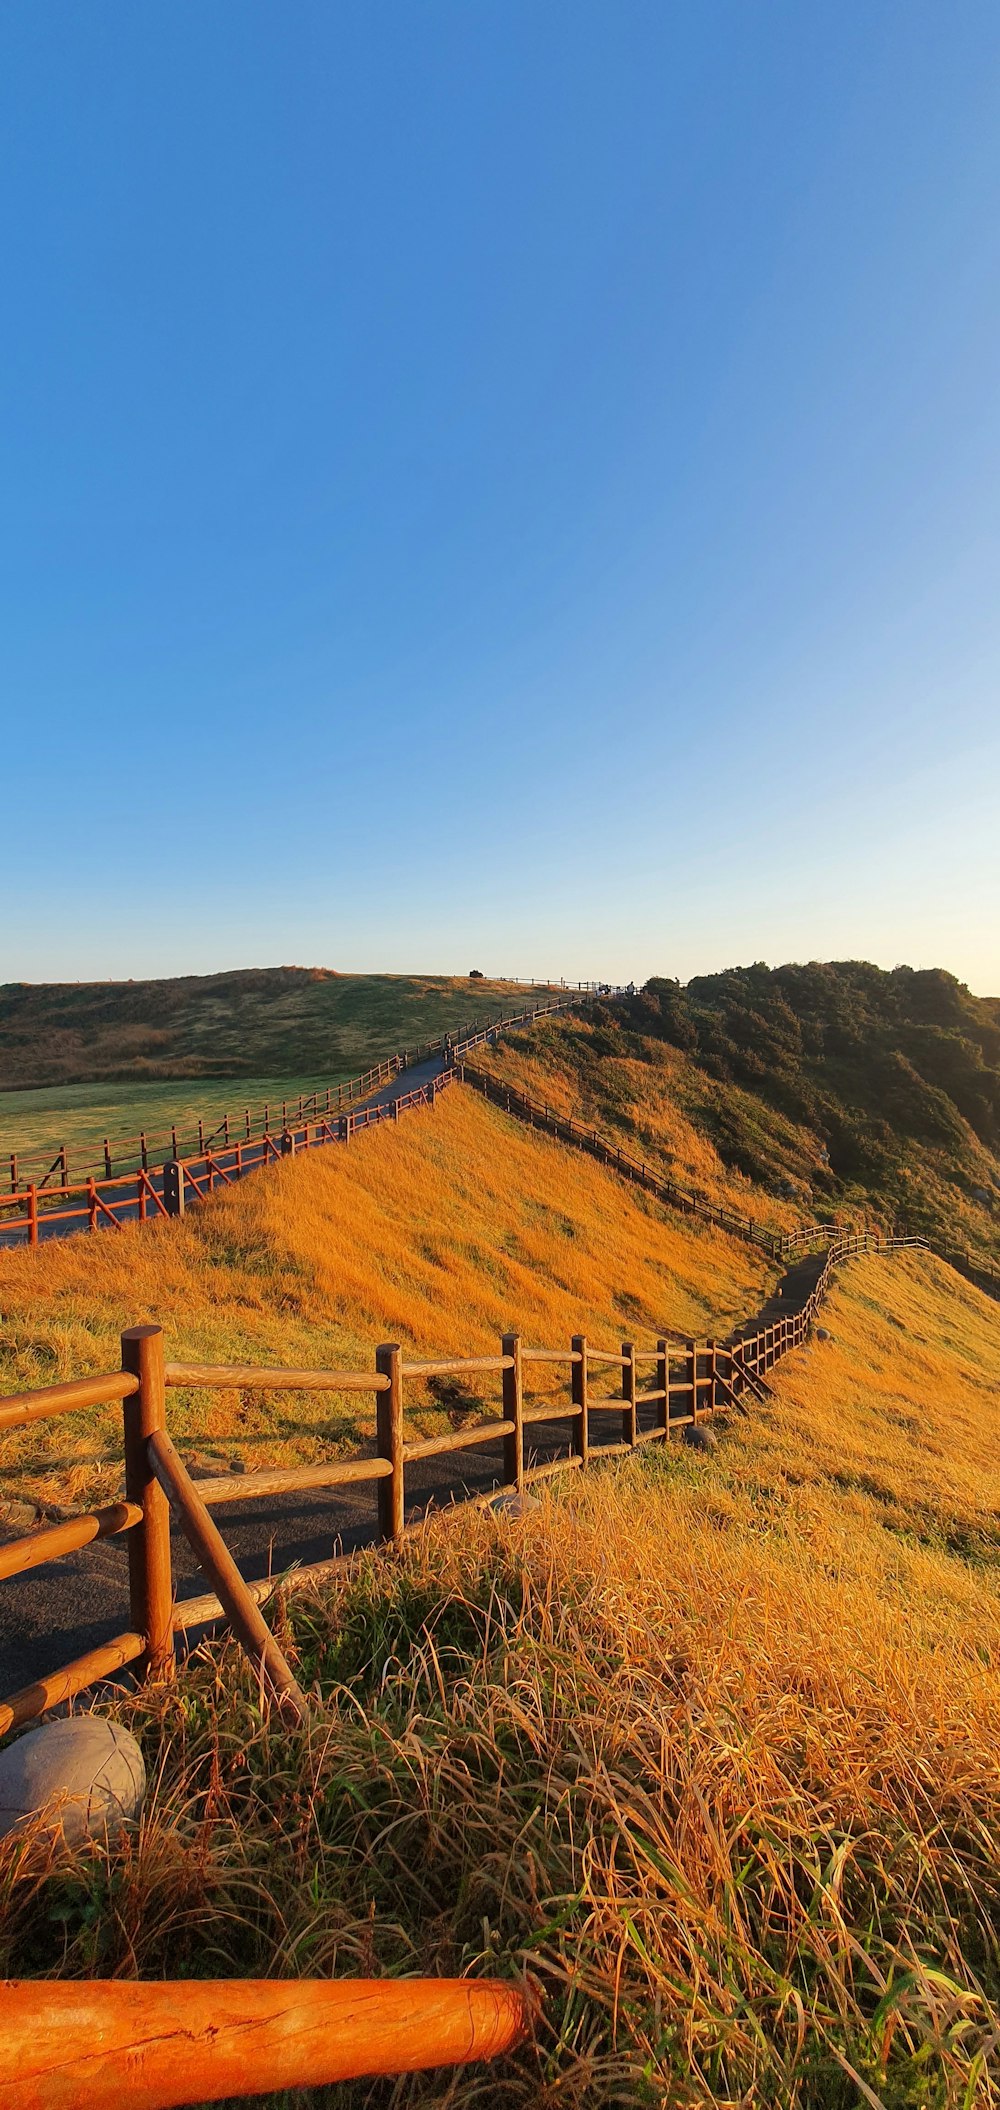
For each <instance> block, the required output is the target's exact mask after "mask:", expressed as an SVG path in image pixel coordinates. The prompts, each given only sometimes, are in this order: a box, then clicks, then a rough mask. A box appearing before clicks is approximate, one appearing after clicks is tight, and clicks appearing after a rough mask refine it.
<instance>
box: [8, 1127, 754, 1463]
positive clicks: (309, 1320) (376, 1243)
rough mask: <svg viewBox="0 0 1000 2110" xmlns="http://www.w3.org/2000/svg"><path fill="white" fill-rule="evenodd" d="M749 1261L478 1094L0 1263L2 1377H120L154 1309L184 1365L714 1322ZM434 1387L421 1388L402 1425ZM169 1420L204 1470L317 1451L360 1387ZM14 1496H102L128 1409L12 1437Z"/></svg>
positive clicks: (181, 1399)
mask: <svg viewBox="0 0 1000 2110" xmlns="http://www.w3.org/2000/svg"><path fill="white" fill-rule="evenodd" d="M771 1279H773V1275H772V1271H771V1270H770V1269H769V1268H768V1267H767V1266H766V1265H765V1263H764V1262H763V1260H762V1258H761V1256H760V1255H759V1254H757V1253H755V1252H754V1251H752V1250H749V1249H747V1248H745V1247H743V1246H741V1245H738V1244H735V1243H734V1242H732V1241H731V1240H729V1239H727V1238H725V1237H723V1236H721V1235H720V1234H719V1233H717V1232H715V1231H712V1230H710V1229H708V1228H705V1229H701V1228H695V1227H692V1225H691V1224H690V1223H689V1222H688V1221H687V1220H686V1219H683V1218H674V1217H672V1216H671V1215H670V1214H669V1213H667V1212H665V1211H664V1210H662V1209H660V1208H659V1207H657V1206H656V1205H655V1204H654V1203H652V1202H651V1201H649V1200H648V1198H646V1197H644V1196H642V1195H639V1194H636V1193H635V1192H634V1191H632V1190H630V1189H629V1188H627V1187H625V1186H623V1185H622V1184H621V1182H619V1181H618V1180H617V1179H616V1178H615V1177H614V1175H613V1174H611V1173H609V1172H607V1171H605V1170H603V1169H602V1168H601V1167H599V1166H598V1165H595V1164H593V1163H591V1161H590V1160H588V1159H587V1158H584V1157H581V1156H579V1155H577V1154H576V1153H575V1152H572V1151H567V1150H564V1149H563V1148H562V1147H561V1146H560V1145H558V1144H555V1143H552V1142H550V1141H549V1140H547V1139H546V1138H544V1137H541V1136H538V1135H536V1134H533V1133H532V1132H531V1131H530V1130H527V1129H525V1128H523V1127H522V1126H520V1125H519V1124H518V1123H517V1122H515V1121H510V1120H508V1119H507V1118H506V1117H505V1116H503V1115H501V1114H499V1113H497V1112H496V1111H495V1110H494V1109H493V1108H491V1107H489V1106H487V1105H486V1104H485V1103H484V1102H483V1100H482V1099H480V1098H479V1097H478V1096H477V1095H474V1094H473V1093H472V1092H464V1091H461V1090H459V1089H457V1088H456V1089H452V1090H451V1091H448V1092H446V1093H444V1094H443V1095H442V1097H441V1099H440V1101H439V1103H438V1106H437V1109H436V1110H435V1111H434V1112H433V1113H432V1112H421V1113H416V1114H411V1115H409V1116H407V1117H406V1118H404V1119H403V1120H401V1121H400V1122H399V1123H398V1124H393V1125H392V1126H391V1127H390V1126H388V1125H385V1126H383V1127H380V1128H379V1129H377V1130H374V1131H372V1132H371V1133H370V1134H367V1135H362V1136H360V1137H359V1138H357V1139H356V1140H355V1142H354V1143H353V1144H352V1145H351V1146H350V1148H349V1149H343V1148H330V1149H326V1150H319V1151H316V1152H314V1153H313V1154H311V1155H310V1156H308V1157H305V1158H300V1159H296V1160H289V1161H287V1162H286V1163H285V1164H283V1165H281V1166H276V1167H274V1169H273V1170H269V1171H268V1172H266V1173H262V1174H260V1175H259V1176H254V1177H252V1178H250V1179H248V1180H246V1181H245V1182H243V1184H242V1185H240V1186H238V1187H234V1188H230V1189H224V1190H222V1191H221V1192H220V1193H219V1194H217V1195H216V1197H215V1199H214V1200H213V1201H212V1202H210V1203H209V1204H208V1205H207V1206H206V1207H204V1208H200V1209H197V1210H194V1211H192V1213H191V1214H190V1215H189V1216H188V1217H187V1218H186V1220H185V1221H184V1222H183V1223H174V1224H165V1223H162V1222H161V1223H160V1224H151V1225H149V1226H147V1227H145V1228H141V1227H138V1226H136V1227H126V1228H124V1229H122V1230H121V1231H120V1232H119V1233H111V1232H108V1233H106V1234H103V1233H102V1234H101V1235H100V1236H97V1237H94V1238H77V1239H71V1240H66V1241H64V1242H61V1243H52V1244H49V1245H43V1246H42V1247H40V1248H39V1249H38V1251H37V1252H35V1253H30V1252H26V1251H21V1252H8V1253H3V1254H0V1387H2V1389H3V1390H4V1391H14V1390H19V1389H24V1388H27V1387H30V1386H32V1385H38V1384H43V1383H49V1382H53V1381H57V1380H60V1379H65V1378H70V1377H77V1376H81V1375H83V1374H84V1373H85V1372H87V1371H90V1370H101V1369H111V1368H114V1367H116V1365H117V1362H118V1355H119V1351H118V1335H119V1332H120V1330H121V1328H122V1327H123V1326H126V1325H131V1324H137V1323H140V1322H146V1321H150V1320H156V1321H158V1322H159V1323H160V1324H162V1326H163V1327H164V1329H165V1333H166V1345H167V1353H168V1355H169V1356H170V1357H172V1358H174V1359H177V1360H184V1359H187V1360H197V1361H208V1362H232V1361H246V1362H250V1363H268V1364H282V1363H284V1364H286V1365H287V1364H314V1365H319V1366H326V1367H346V1368H357V1367H366V1366H367V1367H369V1368H370V1367H371V1366H372V1361H373V1354H374V1348H375V1345H376V1344H377V1343H378V1342H379V1341H381V1340H386V1339H391V1340H397V1341H399V1342H401V1343H402V1344H403V1346H404V1347H408V1348H411V1349H412V1350H414V1351H416V1353H418V1354H419V1355H422V1356H428V1355H431V1354H440V1355H443V1356H451V1355H454V1356H458V1355H463V1354H464V1355H475V1354H482V1353H484V1352H488V1351H490V1350H491V1349H495V1347H496V1345H497V1339H498V1336H499V1334H500V1333H501V1332H502V1331H503V1330H504V1329H505V1328H508V1327H514V1328H517V1329H519V1330H520V1331H521V1332H522V1333H523V1335H524V1337H525V1339H526V1341H530V1342H531V1343H532V1344H534V1345H538V1346H562V1345H566V1344H568V1341H569V1337H570V1335H571V1334H572V1333H574V1332H588V1333H589V1334H590V1335H591V1336H592V1337H593V1338H594V1340H595V1342H601V1341H603V1342H605V1343H607V1344H608V1345H614V1346H617V1344H618V1343H619V1342H620V1340H621V1338H622V1335H623V1333H624V1334H627V1335H628V1336H630V1337H632V1336H634V1337H635V1338H636V1339H637V1340H640V1341H644V1342H647V1343H648V1342H649V1341H651V1340H652V1339H654V1338H655V1336H656V1334H657V1333H658V1332H661V1331H663V1330H672V1329H673V1330H679V1331H680V1332H682V1333H688V1332H694V1333H698V1334H703V1333H704V1332H705V1331H706V1330H717V1331H719V1332H720V1333H721V1332H724V1331H725V1330H726V1328H727V1326H728V1325H729V1324H731V1323H733V1322H734V1321H736V1320H737V1319H739V1318H741V1317H742V1316H744V1315H749V1314H750V1313H752V1312H753V1311H754V1310H755V1309H756V1307H757V1305H758V1304H759V1302H760V1299H761V1297H762V1295H763V1293H764V1291H765V1289H766V1287H767V1285H768V1283H769V1281H770V1280H771ZM422 1405H423V1406H425V1407H426V1406H427V1402H426V1396H424V1399H423V1400H421V1396H420V1395H419V1394H417V1393H415V1394H414V1412H415V1415H416V1420H415V1423H414V1426H415V1427H416V1426H419V1427H421V1428H430V1427H433V1426H435V1425H436V1424H435V1423H434V1422H433V1421H431V1420H428V1418H427V1414H426V1413H424V1414H423V1416H421V1415H420V1413H419V1411H418V1410H419V1409H420V1407H421V1406H422ZM170 1418H171V1426H172V1428H173V1429H174V1431H175V1433H177V1435H178V1436H179V1438H181V1439H183V1441H184V1444H185V1447H186V1448H187V1449H188V1451H189V1453H192V1452H193V1453H194V1455H195V1457H196V1460H198V1461H200V1462H203V1463H205V1464H206V1465H210V1464H214V1465H216V1466H218V1465H219V1463H224V1462H226V1461H227V1460H229V1459H230V1458H234V1457H240V1458H241V1459H243V1460H244V1461H245V1462H246V1463H248V1464H250V1465H254V1464H257V1465H264V1464H290V1463H295V1462H307V1461H310V1460H313V1459H315V1458H317V1457H320V1456H323V1455H325V1454H326V1453H328V1451H329V1450H330V1448H331V1446H332V1447H334V1448H336V1447H337V1446H338V1445H343V1444H345V1443H348V1444H353V1443H355V1442H356V1441H357V1440H358V1436H359V1435H364V1434H366V1433H369V1432H370V1430H371V1428H372V1427H373V1415H372V1410H371V1409H369V1408H368V1407H367V1404H365V1405H362V1406H360V1407H359V1402H358V1396H357V1395H347V1396H343V1397H340V1398H338V1397H337V1396H336V1395H330V1394H321V1395H302V1394H299V1395H295V1397H294V1399H292V1396H291V1395H287V1394H286V1395H283V1396H280V1397H275V1396H274V1395H269V1396H264V1395H261V1394H258V1393H254V1394H246V1395H243V1396H242V1397H241V1395H239V1394H236V1393H217V1394H211V1393H204V1392H203V1393H198V1394H195V1395H190V1396H189V1395H187V1394H184V1393H180V1392H175V1393H172V1394H171V1399H170ZM2 1459H3V1472H4V1479H5V1484H6V1486H7V1488H8V1490H10V1491H18V1492H23V1493H30V1494H32V1495H34V1496H37V1497H40V1498H41V1499H43V1500H44V1499H49V1500H55V1501H70V1502H74V1501H80V1502H82V1501H84V1500H88V1501H89V1500H91V1499H94V1498H95V1497H97V1496H98V1495H100V1496H101V1497H102V1498H107V1497H108V1496H109V1495H110V1494H111V1493H112V1491H113V1490H114V1489H116V1488H117V1486H118V1484H119V1477H120V1459H121V1427H120V1415H119V1412H118V1410H117V1409H115V1408H107V1409H94V1410H91V1411H90V1412H89V1413H88V1414H86V1415H74V1416H72V1417H64V1418H62V1419H60V1420H56V1421H49V1422H44V1423H41V1424H38V1425H36V1426H35V1427H34V1428H32V1429H30V1430H28V1431H26V1432H24V1433H23V1434H20V1435H16V1436H11V1437H8V1438H6V1439H5V1440H4V1443H3V1450H2Z"/></svg>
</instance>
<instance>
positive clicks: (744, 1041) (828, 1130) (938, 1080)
mask: <svg viewBox="0 0 1000 2110" xmlns="http://www.w3.org/2000/svg"><path fill="white" fill-rule="evenodd" d="M488 1059H489V1062H490V1067H491V1068H492V1069H493V1070H494V1072H495V1073H496V1074H498V1075H502V1076H505V1077H508V1078H509V1079H510V1080H511V1081H512V1082H515V1083H517V1084H518V1085H519V1086H520V1087H521V1088H522V1089H523V1090H525V1091H528V1092H530V1093H532V1094H533V1095H534V1096H535V1097H536V1098H542V1099H547V1100H549V1101H550V1102H551V1103H553V1104H558V1105H559V1108H560V1111H564V1112H567V1113H575V1114H578V1115H579V1116H580V1117H581V1118H582V1119H584V1120H588V1121H590V1120H592V1121H594V1122H595V1123H596V1124H597V1125H598V1126H599V1127H602V1128H606V1129H609V1130H615V1129H617V1130H618V1131H619V1133H621V1134H622V1135H623V1136H626V1137H627V1138H628V1140H629V1144H630V1147H632V1148H638V1149H639V1151H640V1154H642V1155H645V1156H647V1157H650V1158H655V1159H657V1160H658V1161H659V1162H661V1163H662V1164H664V1165H665V1166H667V1167H670V1166H673V1167H675V1168H676V1171H677V1174H678V1176H683V1177H686V1178H690V1179H692V1180H693V1181H695V1182H696V1183H700V1182H701V1181H702V1180H703V1178H704V1169H703V1166H704V1165H707V1166H708V1167H709V1168H710V1167H711V1166H712V1164H713V1163H714V1162H715V1160H716V1159H721V1160H722V1163H723V1164H724V1166H725V1167H726V1168H727V1170H728V1173H729V1175H730V1178H731V1179H732V1180H734V1181H735V1182H737V1184H738V1183H739V1182H740V1181H745V1182H750V1183H751V1184H752V1186H753V1187H756V1188H757V1189H758V1190H763V1192H764V1193H765V1194H766V1195H768V1196H770V1198H771V1201H772V1203H778V1202H788V1203H790V1204H791V1205H792V1206H793V1209H794V1210H795V1211H796V1212H797V1213H798V1214H799V1215H800V1216H801V1215H802V1213H803V1212H806V1213H808V1214H809V1215H811V1216H815V1215H820V1216H825V1215H827V1214H828V1213H830V1212H831V1211H834V1212H835V1211H838V1210H840V1211H843V1212H846V1213H847V1214H849V1215H857V1214H860V1213H866V1212H867V1213H868V1214H870V1215H872V1216H873V1217H875V1218H876V1219H878V1220H880V1221H882V1222H884V1223H890V1222H895V1221H897V1220H902V1221H904V1222H905V1223H906V1225H907V1227H908V1228H909V1229H910V1230H912V1231H918V1232H924V1233H926V1234H927V1235H929V1236H931V1237H934V1238H935V1239H938V1240H944V1241H946V1242H947V1243H949V1244H951V1245H954V1246H960V1247H961V1246H966V1245H967V1246H968V1247H969V1248H970V1249H971V1250H972V1252H973V1254H974V1255H975V1254H979V1255H981V1256H982V1257H984V1258H991V1259H992V1260H993V1264H994V1265H996V1263H997V1259H998V1257H1000V1003H997V1002H996V1001H993V1000H989V1001H987V1000H983V999H979V998H976V997H973V996H971V995H970V994H969V991H968V990H967V989H965V988H964V987H963V986H962V984H961V983H959V982H956V981H955V980H954V978H953V977H952V976H951V975H947V974H945V973H943V972H940V971H937V970H935V971H932V972H928V973H915V972H914V971H913V970H912V969H910V968H896V969H895V970H894V971H893V972H892V973H891V974H889V973H884V972H882V970H880V969H879V968H876V967H870V966H867V965H866V964H864V963H863V962H852V961H849V962H846V963H836V962H833V963H828V964H825V965H813V966H809V967H782V968H775V969H769V968H766V967H761V966H757V967H751V968H740V969H734V970H733V971H732V972H731V973H729V974H724V975H715V976H705V977H702V978H700V979H698V980H696V981H692V982H689V983H688V984H687V986H686V987H682V986H681V985H680V984H679V983H676V982H668V981H664V980H657V979H654V980H652V981H650V982H649V983H647V985H646V987H645V989H644V990H643V991H642V992H641V993H640V994H639V995H637V996H635V997H634V998H631V999H622V1000H620V1001H616V1002H615V1003H613V1004H610V1003H609V1004H606V1005H603V1006H600V1007H598V1009H597V1011H596V1012H595V1013H594V1014H592V1015H589V1016H588V1018H587V1020H586V1021H579V1020H578V1021H572V1022H566V1023H565V1024H560V1023H558V1022H553V1024H552V1025H551V1027H547V1026H539V1027H537V1028H533V1029H532V1030H531V1032H530V1033H527V1034H519V1035H517V1036H514V1037H512V1038H511V1039H510V1040H505V1041H504V1042H503V1043H502V1044H501V1045H500V1046H498V1047H497V1049H496V1050H495V1051H493V1052H492V1054H491V1056H490V1057H489V1058H488ZM702 1152H705V1153H707V1157H705V1158H704V1159H703V1160H702V1156H701V1154H702ZM744 1205H746V1203H744Z"/></svg>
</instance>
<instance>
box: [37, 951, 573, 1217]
mask: <svg viewBox="0 0 1000 2110" xmlns="http://www.w3.org/2000/svg"><path fill="white" fill-rule="evenodd" d="M531 986H532V987H534V986H535V985H534V984H532V985H531ZM541 986H544V985H541ZM556 986H557V985H556ZM564 986H565V985H564ZM573 986H574V987H575V990H576V993H575V994H571V993H569V992H568V991H567V993H566V994H565V995H564V994H562V992H561V991H560V992H559V993H558V994H556V995H554V996H552V997H551V998H550V999H549V1000H548V1001H546V1002H541V1001H538V1002H536V1001H534V1000H532V1002H531V1003H529V1004H522V1005H521V1006H520V1007H516V1008H514V1009H512V1010H510V1011H500V1012H499V1013H497V1014H495V1015H494V1016H493V1017H491V1018H475V1019H473V1020H471V1021H467V1022H466V1023H464V1024H462V1025H459V1026H456V1027H454V1028H452V1029H451V1031H450V1032H448V1033H446V1034H444V1035H442V1036H441V1038H439V1039H438V1040H428V1041H421V1042H419V1044H416V1045H414V1046H412V1047H411V1046H409V1045H407V1046H405V1047H402V1048H398V1049H397V1050H396V1051H395V1052H394V1053H393V1054H391V1055H386V1056H384V1057H383V1058H382V1060H381V1061H380V1062H376V1063H373V1064H372V1066H371V1068H370V1069H368V1070H365V1071H364V1072H363V1074H362V1075H360V1076H358V1077H351V1078H345V1079H343V1080H342V1081H341V1082H340V1083H339V1084H326V1085H318V1086H317V1087H316V1089H315V1091H312V1092H305V1093H301V1092H300V1093H298V1094H296V1095H295V1096H293V1097H288V1096H286V1097H285V1098H283V1099H280V1100H279V1099H268V1100H262V1101H260V1102H259V1103H258V1104H257V1105H255V1106H243V1107H241V1108H240V1109H239V1111H238V1112H236V1113H233V1112H230V1113H226V1114H223V1115H221V1116H215V1117H208V1118H206V1117H205V1116H203V1115H198V1116H194V1117H189V1119H188V1122H187V1133H186V1134H185V1133H183V1132H181V1129H180V1123H179V1122H174V1123H173V1124H172V1125H171V1127H170V1128H169V1129H163V1130H162V1131H161V1132H160V1133H159V1134H158V1135H153V1134H151V1133H150V1132H149V1131H148V1130H146V1129H139V1130H138V1132H137V1133H136V1134H135V1135H131V1136H117V1137H114V1138H112V1137H110V1136H105V1137H104V1140H103V1144H102V1148H101V1151H100V1155H99V1156H97V1157H93V1158H91V1159H89V1160H87V1159H84V1160H83V1161H82V1162H81V1160H80V1158H79V1157H78V1156H74V1159H73V1173H74V1175H75V1177H74V1178H72V1179H71V1176H70V1152H69V1149H68V1146H67V1145H66V1144H65V1143H62V1144H60V1146H59V1149H58V1150H57V1151H56V1152H55V1155H54V1156H53V1157H51V1158H50V1157H49V1155H48V1153H47V1152H46V1153H45V1155H44V1156H43V1157H42V1158H40V1159H39V1160H37V1162H33V1163H31V1164H29V1163H28V1162H27V1155H26V1153H25V1152H24V1151H10V1152H9V1153H8V1154H7V1164H8V1187H9V1193H10V1195H11V1196H20V1195H23V1194H25V1193H26V1192H27V1189H28V1187H29V1186H33V1187H34V1189H35V1191H36V1193H37V1194H39V1195H41V1194H48V1193H53V1192H54V1193H61V1194H66V1193H69V1192H70V1191H71V1190H74V1189H78V1188H79V1187H80V1186H81V1185H83V1184H84V1182H85V1181H86V1178H87V1175H88V1174H92V1175H93V1176H94V1177H95V1178H96V1179H100V1180H102V1181H103V1180H113V1179H115V1178H116V1177H121V1176H122V1175H123V1174H125V1173H126V1172H129V1173H134V1172H136V1171H142V1172H148V1171H149V1169H150V1166H151V1165H154V1166H155V1165H157V1164H160V1163H162V1162H163V1161H164V1160H165V1159H177V1158H181V1159H186V1158H191V1159H196V1158H203V1157H204V1156H205V1153H206V1151H210V1150H214V1151H215V1152H217V1153H218V1152H220V1151H228V1150H230V1149H231V1147H232V1146H233V1144H234V1143H237V1142H243V1143H251V1142H253V1141H254V1140H255V1139H256V1138H258V1137H260V1136H262V1135H265V1134H272V1133H274V1134H277V1135H283V1134H284V1133H285V1131H286V1130H287V1129H295V1128H301V1127H302V1126H303V1125H304V1124H305V1123H307V1122H318V1121H321V1120H324V1119H328V1118H329V1117H330V1116H331V1115H335V1114H342V1113H343V1112H344V1111H345V1109H346V1110H348V1111H349V1110H350V1109H351V1108H352V1107H354V1106H357V1105H358V1104H359V1103H360V1101H361V1100H363V1099H369V1098H370V1097H371V1095H372V1093H373V1092H376V1091H379V1090H380V1089H381V1087H382V1086H383V1085H385V1084H389V1083H391V1081H392V1079H393V1078H394V1077H397V1076H398V1075H399V1073H400V1071H401V1070H406V1069H412V1068H413V1067H414V1065H415V1064H416V1063H419V1062H428V1061H429V1060H430V1059H431V1057H432V1056H434V1055H440V1054H441V1053H442V1051H443V1049H444V1048H445V1046H446V1045H447V1046H449V1047H454V1046H458V1045H468V1046H470V1047H471V1046H478V1045H479V1044H480V1043H481V1041H482V1040H484V1039H486V1038H487V1036H489V1037H492V1036H493V1035H494V1034H495V1033H496V1032H497V1031H498V1030H499V1029H500V1028H501V1027H503V1026H511V1025H526V1024H529V1023H530V1022H531V1020H532V1019H533V1018H540V1017H544V1016H545V1015H546V1014H547V1013H549V1012H552V1011H564V1010H566V1009H567V1008H568V1007H569V1006H570V1005H575V1004H580V1003H586V1002H593V1000H594V992H596V990H597V989H598V987H603V986H606V985H600V984H597V983H579V984H576V985H573Z"/></svg>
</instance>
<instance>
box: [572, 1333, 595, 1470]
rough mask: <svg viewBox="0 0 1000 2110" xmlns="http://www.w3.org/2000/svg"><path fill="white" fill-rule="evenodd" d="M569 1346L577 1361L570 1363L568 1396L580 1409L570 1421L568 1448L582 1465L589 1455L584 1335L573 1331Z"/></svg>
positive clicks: (588, 1414) (585, 1343) (588, 1403)
mask: <svg viewBox="0 0 1000 2110" xmlns="http://www.w3.org/2000/svg"><path fill="white" fill-rule="evenodd" d="M570 1347H571V1348H572V1350H573V1354H574V1355H575V1356H576V1357H577V1361H576V1362H575V1363H571V1364H570V1396H571V1399H572V1402H573V1405H574V1407H579V1409H580V1412H579V1414H577V1415H576V1417H575V1418H574V1420H573V1421H572V1422H571V1423H570V1450H571V1452H572V1454H573V1455H574V1457H577V1458H579V1460H580V1462H581V1464H582V1465H586V1463H587V1460H588V1458H589V1456H590V1402H589V1398H588V1386H587V1341H586V1336H585V1335H584V1334H582V1333H575V1334H574V1335H573V1339H572V1340H571V1342H570Z"/></svg>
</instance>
